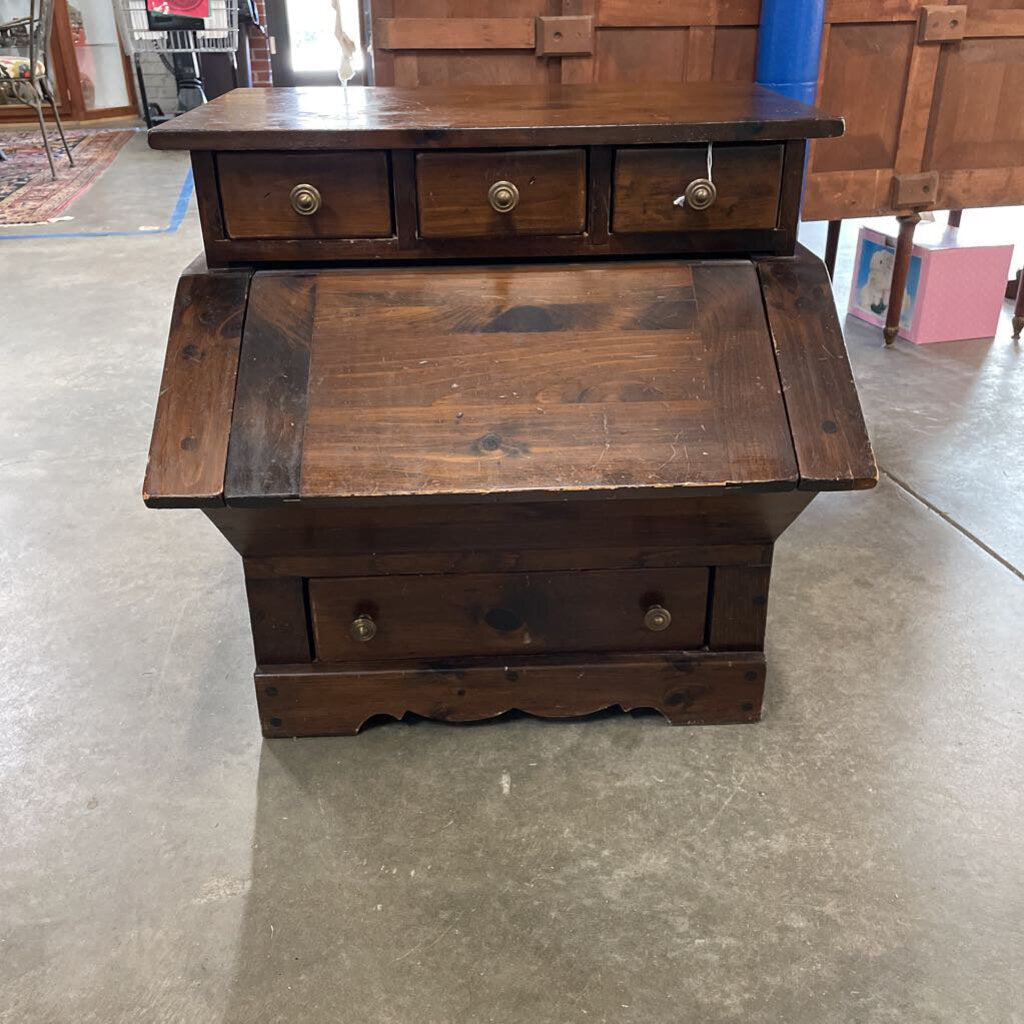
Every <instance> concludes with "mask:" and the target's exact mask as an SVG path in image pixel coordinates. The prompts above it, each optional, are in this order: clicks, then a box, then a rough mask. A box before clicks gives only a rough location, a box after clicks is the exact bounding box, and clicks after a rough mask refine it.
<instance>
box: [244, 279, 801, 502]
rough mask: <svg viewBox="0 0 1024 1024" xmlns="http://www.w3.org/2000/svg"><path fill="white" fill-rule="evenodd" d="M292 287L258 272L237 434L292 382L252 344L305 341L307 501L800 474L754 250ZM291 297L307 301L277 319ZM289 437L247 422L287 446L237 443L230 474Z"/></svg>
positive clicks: (620, 487) (291, 441) (257, 462)
mask: <svg viewBox="0 0 1024 1024" xmlns="http://www.w3.org/2000/svg"><path fill="white" fill-rule="evenodd" d="M299 280H304V281H315V300H313V301H314V307H315V308H314V310H313V312H312V315H311V317H310V314H309V305H308V303H309V299H308V296H309V294H310V293H309V292H308V290H303V289H302V288H301V287H300V286H299V285H297V284H296V283H295V282H296V278H295V277H294V276H293V275H289V274H287V273H272V272H267V273H263V274H257V275H256V279H255V283H254V285H253V302H252V311H251V313H250V318H251V328H252V332H253V333H252V344H253V346H254V348H253V349H252V350H251V351H250V348H249V344H250V334H249V328H247V332H246V345H245V357H244V359H243V378H242V379H241V380H240V382H239V414H238V416H236V431H237V430H238V426H237V423H238V422H239V421H240V420H241V421H243V422H244V417H249V420H250V421H251V422H252V423H253V424H261V423H264V422H267V421H268V420H269V421H272V420H273V419H274V417H278V416H279V410H280V409H281V408H282V405H284V406H287V407H288V408H291V405H292V399H291V398H289V397H287V396H286V395H285V394H284V392H288V393H289V394H290V393H291V392H292V391H294V390H301V385H300V383H299V380H298V376H297V375H294V374H292V375H289V376H288V377H287V378H284V377H282V376H281V375H279V374H273V373H270V372H268V370H267V358H266V357H264V356H261V355H260V349H261V348H262V347H265V346H267V345H268V344H269V345H270V347H271V349H274V347H275V346H277V345H278V344H279V339H280V337H282V336H286V337H287V339H288V346H289V347H292V346H294V348H295V349H296V350H302V351H305V349H306V348H307V347H309V346H311V348H312V351H311V355H310V367H309V371H308V378H309V387H308V400H307V402H306V403H305V428H304V440H302V441H301V450H302V465H301V486H300V487H299V489H298V496H300V497H301V498H302V499H303V500H305V501H313V502H317V501H320V502H333V501H346V500H351V499H353V498H359V497H364V498H371V499H372V498H380V497H382V496H384V497H389V498H396V497H398V498H400V497H403V496H404V497H406V498H410V499H413V498H414V499H416V500H418V501H421V502H422V501H424V500H429V499H430V498H431V497H438V496H441V497H443V496H445V495H453V494H458V495H467V496H468V495H488V496H491V497H498V498H500V497H505V498H509V497H511V498H516V499H518V500H526V499H527V498H528V497H529V495H530V493H531V492H548V493H551V492H554V493H557V494H559V495H560V496H566V497H586V496H587V494H588V492H591V491H595V490H597V491H609V492H615V491H623V492H624V493H629V491H630V489H644V490H646V489H651V490H655V491H657V490H663V489H666V488H687V489H690V488H700V487H708V488H721V487H727V486H737V485H746V486H752V487H767V488H772V489H780V488H781V489H785V488H789V487H793V486H794V485H795V483H796V462H795V459H794V455H793V448H792V443H791V441H790V437H789V431H788V427H787V424H786V416H785V410H784V407H783V404H782V399H781V394H780V388H779V384H778V376H777V373H776V370H775V364H774V357H773V354H772V349H771V345H770V341H769V337H768V333H767V328H766V324H765V319H764V311H763V308H762V305H761V295H760V289H759V286H758V282H757V276H756V274H755V271H754V268H753V265H752V264H751V263H749V262H724V261H723V262H717V263H696V264H689V263H685V262H672V261H670V262H652V263H639V264H637V263H631V264H627V263H605V264H600V265H562V266H557V267H550V266H517V267H505V266H495V267H458V268H408V269H407V268H384V267H379V268H375V269H373V270H356V269H353V270H339V271H326V270H325V271H322V272H318V273H316V274H315V275H314V276H313V277H308V278H307V277H302V278H300V279H299ZM306 287H307V288H308V286H306ZM296 289H299V290H300V291H302V294H303V295H304V296H306V298H305V299H303V300H302V302H301V305H302V313H301V315H298V316H291V315H289V316H283V315H282V311H283V310H287V309H288V308H289V306H290V305H294V304H295V302H296V298H295V295H296ZM278 293H279V294H278ZM264 311H266V312H264ZM268 330H269V334H268V333H267V332H268ZM265 334H266V335H267V338H268V339H269V341H268V340H266V339H264V337H263V336H264V335H265ZM253 360H256V361H257V362H256V363H253ZM257 364H258V365H260V366H262V369H260V371H259V373H258V374H255V375H254V376H253V377H252V380H253V381H254V382H256V386H255V387H250V384H249V380H248V378H247V377H246V376H245V375H246V374H247V373H248V371H249V370H250V369H253V370H255V369H256V366H257ZM278 392H282V393H281V394H278ZM250 394H252V395H253V396H254V402H255V405H254V407H253V409H254V411H253V412H252V413H251V414H250V413H249V411H248V410H249V406H248V405H247V400H248V396H249V395H250ZM257 407H259V408H261V409H262V411H257ZM300 418H301V417H290V419H289V422H291V420H295V421H296V422H297V421H298V419H300ZM298 429H299V428H298V427H295V428H294V429H291V432H289V430H281V431H267V430H266V429H264V428H263V427H257V428H256V429H254V430H253V431H251V432H250V435H251V436H252V438H253V442H252V443H253V445H256V446H257V447H258V445H259V444H264V445H268V446H270V448H275V447H276V448H282V449H287V454H286V455H285V454H282V453H281V452H276V453H275V452H263V453H260V452H259V451H257V450H256V448H255V447H254V448H250V450H249V454H248V456H247V457H246V459H245V460H242V459H241V458H240V453H241V451H242V449H241V448H239V449H238V452H239V459H238V460H237V467H238V469H239V470H240V471H241V467H242V465H243V462H247V463H249V464H251V465H252V466H267V465H274V466H277V467H280V466H282V465H284V464H285V463H287V464H288V465H289V466H292V465H293V463H294V457H295V452H296V450H297V449H296V447H295V445H297V444H299V443H300V442H299V441H298V438H297V431H298ZM261 431H262V433H260V432H261ZM257 436H259V438H260V439H259V441H258V442H257V440H256V438H257ZM235 451H236V449H235V447H234V444H233V447H232V457H231V460H230V461H231V466H232V469H234V468H235V467H236V456H235ZM249 472H252V470H250V471H249ZM261 472H262V471H261ZM232 479H233V480H235V481H240V478H239V477H236V476H235V475H234V473H232ZM287 480H288V486H287V487H278V488H277V489H276V491H275V490H274V489H273V488H271V489H270V490H268V489H267V487H266V486H265V485H259V486H256V485H255V484H254V483H249V484H246V485H245V486H233V487H231V488H229V493H228V500H229V502H232V503H236V504H246V503H258V502H259V501H261V500H264V499H265V498H266V497H268V496H269V495H270V494H271V492H273V493H280V494H281V495H282V496H283V495H284V494H285V491H287V494H288V496H290V497H294V496H296V495H295V493H294V492H295V472H294V470H290V471H289V473H288V474H287Z"/></svg>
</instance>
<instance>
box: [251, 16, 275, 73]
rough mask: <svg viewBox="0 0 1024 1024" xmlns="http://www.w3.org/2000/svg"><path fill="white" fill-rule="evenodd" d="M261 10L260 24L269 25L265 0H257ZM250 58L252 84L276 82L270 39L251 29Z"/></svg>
mask: <svg viewBox="0 0 1024 1024" xmlns="http://www.w3.org/2000/svg"><path fill="white" fill-rule="evenodd" d="M256 6H257V7H258V8H259V11H260V24H261V25H263V28H264V30H266V27H267V7H266V2H265V0H256ZM249 58H250V61H251V64H252V84H253V85H263V86H270V85H273V84H274V73H273V71H272V70H271V67H270V41H269V39H268V38H267V37H266V36H265V35H263V34H261V33H260V32H257V31H256V30H255V29H253V28H250V30H249Z"/></svg>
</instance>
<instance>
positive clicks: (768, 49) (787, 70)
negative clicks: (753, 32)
mask: <svg viewBox="0 0 1024 1024" xmlns="http://www.w3.org/2000/svg"><path fill="white" fill-rule="evenodd" d="M824 24H825V0H761V27H760V28H759V29H758V30H757V82H758V84H759V85H763V86H766V87H767V88H769V89H774V90H775V92H781V93H782V94H783V95H784V96H788V97H790V99H794V100H800V101H801V102H803V103H813V102H814V93H815V90H816V88H817V82H818V61H819V59H820V57H821V30H822V27H823V26H824Z"/></svg>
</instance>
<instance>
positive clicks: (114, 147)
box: [0, 129, 135, 224]
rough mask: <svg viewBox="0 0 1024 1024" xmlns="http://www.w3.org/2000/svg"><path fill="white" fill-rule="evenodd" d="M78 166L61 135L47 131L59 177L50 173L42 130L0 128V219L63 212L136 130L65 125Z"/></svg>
mask: <svg viewBox="0 0 1024 1024" xmlns="http://www.w3.org/2000/svg"><path fill="white" fill-rule="evenodd" d="M65 132H66V134H67V137H68V144H69V145H70V146H71V153H72V155H73V156H74V158H75V166H74V167H70V166H69V165H68V157H67V154H66V153H65V152H64V146H63V145H62V144H61V141H60V136H59V135H58V134H57V132H56V130H54V131H50V132H48V135H49V138H50V146H51V148H52V149H53V162H54V164H55V165H56V168H57V180H56V181H54V180H53V179H52V178H51V177H50V165H49V164H48V163H47V162H46V150H45V149H44V148H43V139H42V136H41V135H40V134H39V132H38V130H35V131H27V130H26V131H10V132H0V149H2V150H3V151H4V153H5V154H6V156H7V159H6V160H0V224H40V223H43V222H45V221H48V220H50V219H51V218H52V217H56V216H58V215H60V214H61V213H63V212H64V211H65V210H66V209H67V208H68V207H69V206H70V205H71V204H72V203H73V202H74V201H75V200H76V199H77V198H78V197H79V196H80V195H81V194H82V193H83V192H85V191H86V190H87V189H89V188H90V187H91V186H92V185H93V183H94V182H95V181H96V179H97V178H99V176H100V175H101V174H102V173H103V172H104V171H105V170H106V169H107V168H108V167H109V166H110V165H111V163H112V162H113V160H114V157H115V156H117V154H118V151H119V150H120V149H121V147H122V146H123V145H124V144H125V143H126V142H127V141H128V140H129V139H130V138H131V137H132V136H133V135H134V134H135V132H134V131H124V130H121V131H79V130H77V129H65Z"/></svg>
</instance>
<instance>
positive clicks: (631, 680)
mask: <svg viewBox="0 0 1024 1024" xmlns="http://www.w3.org/2000/svg"><path fill="white" fill-rule="evenodd" d="M255 678H256V697H257V702H258V704H259V710H260V721H261V724H262V726H263V734H264V735H265V736H269V737H273V736H278V737H284V736H287V737H293V736H331V735H354V734H355V733H357V732H358V731H359V729H360V728H361V727H362V726H363V724H364V723H365V722H366V721H367V720H368V719H370V718H373V717H374V716H376V715H390V716H391V717H393V718H395V719H401V718H402V717H403V716H404V715H406V714H407V713H410V712H412V713H413V714H416V715H421V716H422V717H424V718H431V719H436V720H440V721H445V722H472V721H480V720H482V719H486V718H496V717H497V716H499V715H503V714H505V713H506V712H508V711H513V710H516V711H524V712H526V713H528V714H531V715H538V716H540V717H543V718H574V717H577V716H580V715H588V714H593V713H594V712H595V711H601V710H603V709H605V708H609V707H614V706H616V705H617V706H619V707H621V708H622V709H623V710H625V711H631V710H633V709H634V708H653V709H654V710H655V711H658V712H660V713H661V714H662V715H663V716H664V717H665V718H666V719H667V720H668V721H669V723H671V724H672V725H722V724H735V723H741V722H756V721H758V720H759V719H760V717H761V701H762V697H763V694H764V678H765V661H764V655H763V654H762V653H761V652H759V651H751V652H730V653H729V654H708V653H704V652H689V651H665V652H662V653H660V654H654V655H652V654H642V655H626V654H622V655H573V656H563V657H534V658H523V659H519V660H510V661H507V662H505V661H503V662H501V663H500V664H495V663H494V662H493V661H488V662H484V661H481V660H479V659H464V660H460V661H444V662H438V661H434V662H429V663H422V664H415V665H412V664H408V663H395V664H383V663H378V664H375V665H368V666H364V667H362V668H361V669H359V670H358V671H356V670H352V669H340V670H339V669H331V668H327V667H323V666H310V665H282V666H277V665H275V666H272V667H264V668H261V669H258V670H257V672H256V677H255Z"/></svg>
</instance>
